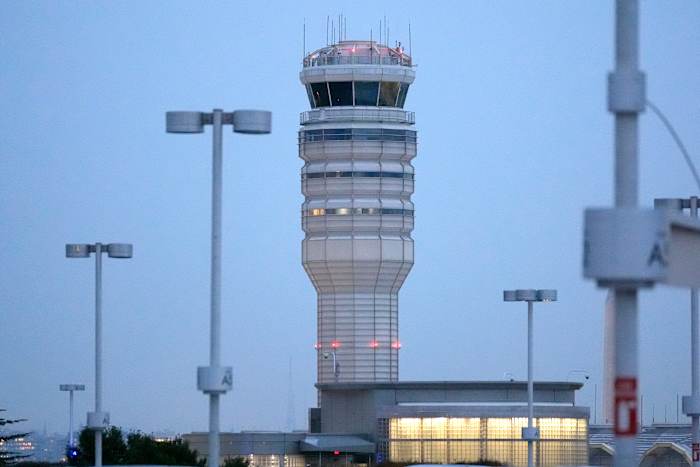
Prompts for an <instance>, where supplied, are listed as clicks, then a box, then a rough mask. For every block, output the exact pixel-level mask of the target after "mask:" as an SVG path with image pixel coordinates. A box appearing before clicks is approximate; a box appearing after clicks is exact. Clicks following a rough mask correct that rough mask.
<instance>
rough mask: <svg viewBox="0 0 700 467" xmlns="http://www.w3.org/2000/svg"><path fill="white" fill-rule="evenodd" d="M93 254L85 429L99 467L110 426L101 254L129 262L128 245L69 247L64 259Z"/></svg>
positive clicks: (131, 247)
mask: <svg viewBox="0 0 700 467" xmlns="http://www.w3.org/2000/svg"><path fill="white" fill-rule="evenodd" d="M90 253H95V411H94V412H88V416H87V426H88V428H89V429H91V430H94V431H95V467H102V431H103V430H104V429H105V428H107V426H108V425H109V412H103V411H102V253H107V256H109V257H110V258H131V256H132V254H133V246H132V245H131V244H130V243H109V244H104V243H99V242H98V243H95V244H94V245H90V244H86V243H69V244H67V245H66V257H67V258H88V257H89V256H90Z"/></svg>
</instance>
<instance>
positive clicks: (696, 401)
mask: <svg viewBox="0 0 700 467" xmlns="http://www.w3.org/2000/svg"><path fill="white" fill-rule="evenodd" d="M654 207H655V208H657V209H672V210H676V211H682V210H683V209H689V210H690V216H691V217H698V197H697V196H691V197H690V198H664V199H655V200H654ZM698 365H700V316H698V289H696V288H691V289H690V375H691V376H690V380H691V395H690V396H683V413H684V414H685V415H687V416H689V417H691V420H692V423H693V425H692V460H693V467H700V370H699V369H698Z"/></svg>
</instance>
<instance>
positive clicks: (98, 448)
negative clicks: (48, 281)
mask: <svg viewBox="0 0 700 467" xmlns="http://www.w3.org/2000/svg"><path fill="white" fill-rule="evenodd" d="M71 394H72V392H71ZM95 412H97V413H100V412H102V244H101V243H99V242H98V243H96V244H95ZM95 467H102V430H96V431H95Z"/></svg>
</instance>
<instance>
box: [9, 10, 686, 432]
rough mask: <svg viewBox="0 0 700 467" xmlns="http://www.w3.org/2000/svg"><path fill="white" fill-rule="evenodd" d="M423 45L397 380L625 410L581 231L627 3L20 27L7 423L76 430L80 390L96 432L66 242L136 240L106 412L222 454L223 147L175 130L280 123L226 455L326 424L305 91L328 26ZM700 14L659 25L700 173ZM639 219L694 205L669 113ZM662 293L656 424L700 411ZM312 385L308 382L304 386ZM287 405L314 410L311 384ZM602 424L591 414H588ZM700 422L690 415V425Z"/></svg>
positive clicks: (243, 272) (656, 84)
mask: <svg viewBox="0 0 700 467" xmlns="http://www.w3.org/2000/svg"><path fill="white" fill-rule="evenodd" d="M340 13H343V14H344V15H345V16H346V18H347V37H348V38H349V39H357V40H366V39H369V37H370V31H372V34H373V37H374V38H375V39H376V38H377V37H378V30H379V21H380V19H381V18H383V17H384V16H386V17H387V19H388V22H389V28H390V41H391V45H393V44H394V40H400V41H401V42H402V43H403V45H404V46H405V47H406V48H408V44H409V41H408V25H409V23H410V24H411V31H412V41H411V42H412V44H411V49H412V52H413V57H414V63H416V64H417V67H416V81H415V83H414V84H413V85H412V86H411V89H410V92H409V93H408V98H407V100H406V106H405V108H406V109H407V110H411V111H415V113H416V130H417V131H418V141H419V143H418V144H419V146H418V156H417V158H416V159H415V160H414V161H413V164H414V166H415V170H416V190H415V194H414V195H413V198H412V199H413V202H414V203H415V230H414V232H413V238H414V240H415V266H414V268H413V270H412V272H411V274H410V275H409V276H408V279H407V281H406V283H405V285H404V286H403V288H402V289H401V293H400V304H399V322H400V328H399V332H400V339H401V343H402V349H401V354H400V370H399V372H400V373H399V374H400V379H401V380H404V381H409V380H481V379H485V380H502V379H504V373H506V372H510V373H512V374H513V375H514V376H515V378H516V379H520V380H522V379H525V378H526V352H525V351H526V306H525V304H512V303H503V302H502V290H503V289H504V288H531V287H532V288H556V289H558V291H559V301H558V302H556V303H550V304H538V305H536V306H535V378H536V379H538V380H540V379H544V380H557V381H566V380H567V379H570V380H581V381H582V380H583V377H582V374H581V373H580V372H572V371H571V370H580V369H583V370H585V371H586V372H588V373H589V374H590V380H588V381H587V382H586V385H585V386H584V387H583V389H582V390H581V391H580V392H579V395H578V402H579V403H580V404H583V405H588V406H592V405H593V400H594V394H595V392H596V391H595V387H596V385H597V394H598V410H597V413H598V420H599V421H600V420H601V407H602V401H601V398H602V372H601V366H602V365H601V364H602V335H603V334H602V332H603V330H602V317H603V308H604V302H605V294H606V291H605V290H601V289H597V288H596V286H595V284H594V283H593V282H591V281H588V280H584V279H583V278H582V273H581V250H582V248H581V246H582V219H583V210H584V209H585V208H586V207H592V206H609V205H610V204H611V203H612V182H613V175H612V167H613V153H612V142H613V137H612V130H613V119H612V116H611V114H609V113H608V112H607V109H606V75H607V73H608V72H609V71H610V70H611V69H612V67H613V13H614V4H613V2H612V1H604V0H598V1H590V0H570V1H561V0H546V1H515V0H511V1H493V0H481V1H476V0H471V1H453V2H447V1H445V2H435V1H432V2H425V1H401V2H377V1H352V2H349V1H346V2H339V1H326V2H321V1H313V2H312V1H288V2H287V1H285V2H282V1H279V2H263V1H260V0H258V1H236V2H234V1H229V2H214V1H206V2H194V1H192V2H187V1H168V2H165V1H162V2H156V1H151V2H137V1H120V2H105V1H101V2H88V1H19V0H17V1H3V2H0V109H1V111H0V216H1V217H2V222H1V223H0V225H2V227H1V229H2V230H1V235H0V238H1V239H2V243H3V247H2V248H1V249H0V355H2V359H1V360H0V408H5V409H7V410H8V414H9V415H10V416H12V417H23V418H28V419H29V421H28V422H27V423H25V426H26V427H27V428H29V429H34V430H43V429H44V427H45V426H46V428H47V429H48V431H49V432H53V431H56V432H63V431H67V423H68V422H67V408H68V404H67V395H66V394H65V393H61V392H59V391H58V385H59V384H60V383H84V384H86V386H87V391H86V392H85V393H81V394H78V395H77V398H76V419H77V420H78V421H79V422H80V423H83V424H84V423H85V412H86V411H88V410H93V403H94V402H93V401H94V399H93V391H94V366H93V365H94V363H93V362H94V360H93V359H94V301H93V300H94V259H92V260H88V259H83V260H76V259H70V260H69V259H66V258H65V255H64V245H65V243H81V242H85V243H88V242H89V243H94V242H96V241H103V242H130V243H133V244H134V257H133V259H131V260H114V259H109V258H106V257H105V259H104V302H103V304H104V337H105V343H104V385H105V387H104V396H103V397H104V407H105V409H106V410H108V411H109V412H110V413H111V418H112V423H113V424H115V425H119V426H122V427H124V428H127V429H131V428H133V429H141V430H143V431H146V432H150V431H160V430H172V431H175V432H183V433H184V432H190V431H193V430H197V431H202V430H205V429H206V427H207V420H208V412H207V410H208V399H207V398H206V397H205V396H204V395H202V394H201V393H199V392H198V391H197V390H196V367H197V366H198V365H206V364H208V358H209V354H208V351H209V251H210V250H209V248H210V243H209V242H210V237H209V235H210V216H211V211H210V195H211V192H210V190H211V188H210V187H211V173H210V167H211V133H210V130H209V129H208V130H207V131H206V132H205V134H203V135H171V134H166V133H165V112H166V111H167V110H202V111H211V109H212V108H215V107H221V108H223V109H224V110H227V111H231V110H234V109H246V108H258V109H264V110H270V111H272V113H273V132H272V134H271V135H268V136H248V135H239V134H235V135H234V134H233V133H232V132H231V131H230V127H229V129H228V130H227V131H226V132H225V133H224V161H225V162H224V166H225V172H224V223H223V228H224V238H223V255H224V256H223V331H222V336H223V344H222V362H223V363H224V364H227V365H232V366H233V367H234V390H233V392H231V393H229V394H227V395H226V396H224V397H223V399H222V401H223V402H222V414H221V426H222V429H223V430H241V429H246V430H252V429H256V430H261V429H264V430H281V429H286V428H287V426H286V425H287V407H288V404H289V401H290V398H289V396H288V393H289V392H290V387H291V388H292V392H293V396H294V397H293V404H294V405H293V408H294V418H295V426H294V428H300V429H301V428H306V417H307V415H306V413H307V408H308V407H313V406H315V403H316V390H315V388H314V386H313V384H314V382H315V380H316V368H315V353H314V352H315V350H314V347H313V344H314V341H315V335H316V294H315V291H314V289H313V287H312V285H311V282H310V281H309V279H308V278H307V276H306V274H305V272H304V270H303V268H302V266H301V240H302V238H303V232H302V230H301V226H300V207H301V203H302V201H303V197H302V195H301V192H300V168H301V167H302V165H303V164H302V161H301V160H300V159H299V158H298V150H297V131H298V128H299V113H300V112H302V111H304V110H307V109H308V107H309V103H308V100H307V97H306V93H305V91H304V88H303V87H302V86H301V84H300V83H299V71H300V69H301V60H302V53H303V36H302V30H303V24H304V21H306V31H307V33H306V50H307V52H310V51H313V50H315V49H317V48H320V47H322V46H324V45H325V41H326V17H327V16H328V15H330V16H331V17H337V15H338V14H340ZM699 24H700V2H697V1H693V0H645V1H643V2H641V26H640V27H641V60H640V65H641V68H642V69H643V70H644V71H645V72H646V73H647V80H648V98H649V100H651V101H652V102H654V103H655V104H656V105H658V106H659V107H660V108H661V109H662V110H663V111H664V112H665V113H666V114H667V116H668V117H669V118H670V119H671V121H672V122H673V124H674V126H675V127H676V130H677V131H678V133H679V134H680V136H681V138H683V140H684V142H685V144H686V146H687V147H688V149H689V150H690V152H691V154H692V155H693V157H694V160H695V161H696V163H698V164H700V131H699V130H698V129H699V128H700V27H698V25H699ZM640 154H641V162H640V166H641V173H640V196H639V199H640V202H641V204H643V205H646V206H651V205H652V203H653V199H654V198H655V197H681V196H682V197H687V196H690V195H693V194H698V188H697V187H696V186H695V185H694V182H693V179H692V177H691V175H690V172H689V170H688V168H687V166H686V165H685V163H684V161H683V159H682V156H681V154H680V152H679V151H678V149H677V147H676V146H675V145H674V143H673V140H672V139H671V137H670V136H669V134H668V132H667V131H666V129H665V128H664V127H663V126H662V124H661V122H660V121H659V120H658V119H657V117H656V116H654V115H653V114H651V113H649V112H647V113H645V114H644V115H642V117H641V125H640ZM688 295H689V294H688V291H687V290H684V289H671V288H665V287H657V288H655V289H651V290H648V291H643V292H642V293H641V294H640V297H641V298H640V311H639V314H640V362H641V363H640V380H641V388H640V393H641V394H642V395H643V397H644V407H643V411H644V421H645V422H646V423H650V422H651V419H652V407H654V413H655V419H656V421H657V422H658V421H663V420H664V410H665V409H666V417H667V420H668V421H669V422H670V421H674V422H675V420H676V396H677V395H679V394H680V395H683V394H688V393H689V391H690V378H689V358H690V357H689V354H690V350H689V348H690V343H689V334H690V332H689V323H690V319H689V312H688V308H689V298H688ZM290 362H291V369H292V378H291V381H290V378H289V366H290ZM290 385H291V386H290ZM591 411H592V412H594V410H593V409H591ZM685 420H687V419H686V418H685V417H682V416H681V421H685Z"/></svg>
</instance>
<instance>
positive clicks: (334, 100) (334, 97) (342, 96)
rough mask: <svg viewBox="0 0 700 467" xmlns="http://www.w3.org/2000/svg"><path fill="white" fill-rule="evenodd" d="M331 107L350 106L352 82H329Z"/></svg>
mask: <svg viewBox="0 0 700 467" xmlns="http://www.w3.org/2000/svg"><path fill="white" fill-rule="evenodd" d="M328 87H329V88H330V90H331V105H333V106H340V105H352V81H331V82H329V83H328Z"/></svg>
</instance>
